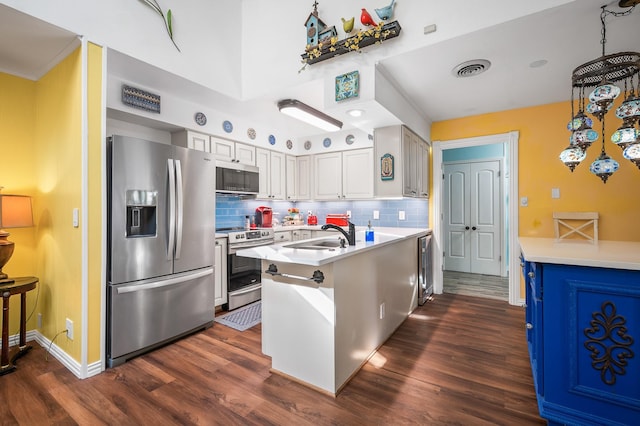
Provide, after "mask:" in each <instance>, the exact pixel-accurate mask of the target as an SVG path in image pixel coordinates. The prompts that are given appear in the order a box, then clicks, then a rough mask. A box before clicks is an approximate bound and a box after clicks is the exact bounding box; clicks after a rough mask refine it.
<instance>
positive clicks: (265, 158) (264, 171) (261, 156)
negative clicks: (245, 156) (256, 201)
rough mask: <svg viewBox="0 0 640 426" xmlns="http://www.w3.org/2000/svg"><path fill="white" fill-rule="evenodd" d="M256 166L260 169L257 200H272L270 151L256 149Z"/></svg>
mask: <svg viewBox="0 0 640 426" xmlns="http://www.w3.org/2000/svg"><path fill="white" fill-rule="evenodd" d="M256 166H258V169H260V175H259V180H258V195H257V198H270V195H271V193H270V192H269V180H270V177H271V167H270V166H271V162H270V158H269V150H266V149H262V148H256Z"/></svg>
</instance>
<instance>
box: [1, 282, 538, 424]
mask: <svg viewBox="0 0 640 426" xmlns="http://www.w3.org/2000/svg"><path fill="white" fill-rule="evenodd" d="M260 331H261V330H260V326H259V325H258V326H255V327H253V328H252V329H250V330H248V331H245V332H237V331H235V330H233V329H230V328H228V327H225V326H222V325H220V324H216V325H215V326H213V327H212V328H210V329H209V330H206V331H204V332H200V333H197V334H195V335H192V336H189V337H187V338H185V339H182V340H180V341H178V342H176V343H174V344H171V345H168V346H166V347H164V348H161V349H158V350H156V351H154V352H151V353H149V354H146V355H143V356H140V357H138V358H136V359H134V360H131V361H129V362H127V363H125V364H124V365H121V366H119V367H116V368H113V369H109V370H107V371H106V372H104V373H103V374H100V375H98V376H95V377H92V378H89V379H86V380H79V379H77V378H75V376H73V374H72V373H70V372H69V371H68V370H66V369H65V368H64V367H63V366H62V365H61V364H60V363H59V362H58V361H56V360H55V359H52V358H51V357H49V360H48V361H46V360H45V349H44V348H40V347H36V348H34V350H33V351H31V352H30V353H29V354H27V355H26V356H24V357H23V358H21V359H20V360H19V362H18V369H17V371H16V372H15V373H12V374H9V375H6V376H2V377H0V401H1V403H0V423H1V424H2V425H40V424H55V425H73V424H80V425H98V424H117V425H170V424H181V425H182V424H203V425H217V424H224V425H264V424H271V425H307V424H308V425H404V424H420V425H498V424H499V425H542V424H545V422H544V421H542V419H540V417H539V416H538V409H537V404H536V399H535V393H534V388H533V381H532V378H531V370H530V367H529V361H528V355H527V349H526V342H525V333H524V310H523V309H522V308H520V307H514V306H510V305H508V304H507V303H506V302H502V301H496V300H490V299H481V298H474V297H469V296H461V295H453V294H443V295H436V296H435V298H434V299H433V300H432V301H430V302H428V303H427V304H426V305H425V306H422V307H419V308H418V309H417V310H416V311H415V312H414V313H413V314H412V315H411V316H410V317H409V318H408V319H407V320H406V321H405V322H404V323H403V324H402V326H401V327H400V328H399V329H398V330H397V331H396V333H394V334H393V336H392V337H391V338H390V339H389V340H388V341H387V342H386V343H385V344H384V345H383V346H382V347H381V348H380V350H379V351H378V353H377V354H376V355H375V356H373V357H372V358H371V359H370V361H369V362H368V363H367V364H366V365H365V366H364V367H363V368H362V370H360V372H359V373H358V374H357V375H356V376H355V377H354V378H353V379H352V381H351V382H350V383H349V384H348V385H347V386H346V387H345V388H344V390H343V391H342V392H341V393H340V394H339V395H338V396H337V398H331V397H329V396H326V395H323V394H320V393H317V392H315V391H313V390H311V389H308V388H306V387H305V386H302V385H300V384H298V383H295V382H292V381H290V380H288V379H286V378H284V377H282V376H279V375H277V374H272V373H270V371H269V368H270V359H269V358H268V357H266V356H264V355H263V354H262V353H261V343H260ZM34 344H35V343H34ZM35 346H38V345H37V344H35Z"/></svg>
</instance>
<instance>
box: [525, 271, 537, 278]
mask: <svg viewBox="0 0 640 426" xmlns="http://www.w3.org/2000/svg"><path fill="white" fill-rule="evenodd" d="M527 275H529V278H535V277H536V274H534V273H533V271H531V272H529V273H528V274H527Z"/></svg>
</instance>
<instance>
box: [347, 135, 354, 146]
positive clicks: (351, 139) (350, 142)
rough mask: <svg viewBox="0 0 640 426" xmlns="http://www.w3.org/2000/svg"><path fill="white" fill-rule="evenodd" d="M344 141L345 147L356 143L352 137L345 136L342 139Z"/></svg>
mask: <svg viewBox="0 0 640 426" xmlns="http://www.w3.org/2000/svg"><path fill="white" fill-rule="evenodd" d="M344 141H345V142H346V143H347V145H351V144H353V143H354V142H355V141H356V138H355V136H353V135H347V137H346V138H344Z"/></svg>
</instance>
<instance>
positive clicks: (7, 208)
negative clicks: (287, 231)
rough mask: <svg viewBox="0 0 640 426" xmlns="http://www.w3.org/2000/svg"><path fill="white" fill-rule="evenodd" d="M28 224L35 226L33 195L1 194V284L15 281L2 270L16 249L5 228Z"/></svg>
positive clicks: (26, 225) (21, 226)
mask: <svg viewBox="0 0 640 426" xmlns="http://www.w3.org/2000/svg"><path fill="white" fill-rule="evenodd" d="M0 190H2V187H0ZM28 226H33V214H32V211H31V197H28V196H26V195H8V194H0V284H3V283H7V282H12V281H13V280H10V279H8V277H7V274H5V273H4V272H2V268H4V265H5V264H6V263H7V262H8V261H9V259H11V255H12V254H13V249H14V243H13V242H11V241H8V240H7V237H8V236H9V235H10V234H9V233H8V232H7V231H5V230H4V228H25V227H28Z"/></svg>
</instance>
